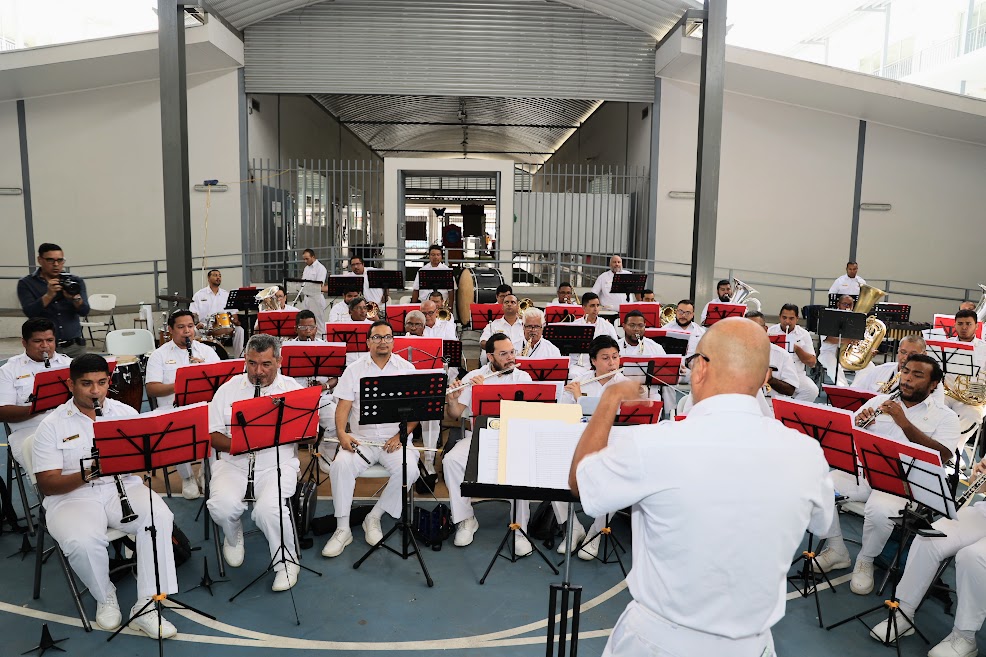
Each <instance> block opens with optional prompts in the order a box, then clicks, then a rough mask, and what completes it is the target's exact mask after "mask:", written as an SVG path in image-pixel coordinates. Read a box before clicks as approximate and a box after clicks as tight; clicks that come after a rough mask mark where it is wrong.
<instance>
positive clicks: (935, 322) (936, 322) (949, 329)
mask: <svg viewBox="0 0 986 657" xmlns="http://www.w3.org/2000/svg"><path fill="white" fill-rule="evenodd" d="M931 328H932V329H942V330H943V331H945V337H947V338H950V339H951V338H954V337H955V316H954V315H935V316H934V318H933V319H932V322H931ZM976 337H977V338H979V339H982V337H983V323H982V322H976Z"/></svg>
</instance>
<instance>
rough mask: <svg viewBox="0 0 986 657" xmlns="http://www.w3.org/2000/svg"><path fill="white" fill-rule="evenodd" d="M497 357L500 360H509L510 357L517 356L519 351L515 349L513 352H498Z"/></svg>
mask: <svg viewBox="0 0 986 657" xmlns="http://www.w3.org/2000/svg"><path fill="white" fill-rule="evenodd" d="M496 355H497V357H499V358H509V357H510V356H516V355H517V350H516V349H514V350H513V351H498V352H496Z"/></svg>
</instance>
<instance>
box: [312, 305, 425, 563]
mask: <svg viewBox="0 0 986 657" xmlns="http://www.w3.org/2000/svg"><path fill="white" fill-rule="evenodd" d="M366 345H367V347H368V348H369V353H366V354H363V355H362V356H361V357H360V358H359V360H357V361H356V362H355V363H354V364H353V365H351V366H349V367H347V368H346V371H345V372H343V373H342V377H341V378H340V379H339V385H337V386H336V389H335V398H336V415H335V423H336V434H337V435H338V436H339V447H340V449H339V451H338V452H337V453H336V456H335V460H333V461H332V467H331V468H329V478H330V480H331V481H332V506H333V507H334V510H335V511H334V513H335V518H336V527H337V529H336V531H335V533H334V534H332V536H331V537H330V538H329V540H328V542H326V544H325V547H324V548H322V556H323V557H337V556H339V555H340V554H342V551H343V550H345V549H346V546H347V545H349V544H350V543H352V542H353V532H352V530H351V529H350V528H349V514H350V512H351V510H352V506H353V493H354V491H355V490H356V479H357V478H358V477H359V476H360V475H361V474H363V473H364V472H365V471H366V469H367V468H369V467H370V466H371V465H373V464H375V463H379V464H380V465H382V466H384V467H385V468H387V472H389V473H390V479H389V480H388V481H387V485H386V486H385V487H384V489H383V492H382V493H381V494H380V499H378V500H377V503H376V504H375V505H373V508H372V509H370V513H369V514H367V516H366V519H365V520H364V521H363V533H364V536H365V538H366V542H367V544H369V545H376V544H377V543H379V542H380V539H382V538H383V531H382V530H381V528H380V521H381V519H382V518H383V514H384V513H388V514H390V516H392V517H393V518H399V517H400V515H401V486H402V485H403V483H402V479H403V473H402V465H403V463H404V460H405V457H404V455H402V454H401V449H404V450H406V451H407V455H406V458H407V484H408V486H411V485H413V484H414V482H415V481H417V479H418V452H417V450H415V449H414V448H413V447H411V446H402V445H401V435H400V424H399V423H397V422H386V423H381V424H360V416H359V409H360V400H359V395H360V385H359V382H360V380H361V379H364V378H366V377H369V376H379V375H381V374H396V373H398V372H410V371H412V370H414V365H412V364H411V363H409V362H408V361H407V360H405V359H403V358H401V357H400V356H398V355H397V354H395V353H394V332H393V330H392V329H391V328H390V324H389V323H388V322H386V321H385V320H380V321H377V322H373V324H371V325H370V332H369V333H368V334H367V336H366ZM347 424H348V427H347ZM417 426H418V422H417V421H412V422H408V424H407V433H408V435H411V433H412V432H413V431H414V429H415V427H417ZM372 443H381V444H382V446H381V445H379V444H372Z"/></svg>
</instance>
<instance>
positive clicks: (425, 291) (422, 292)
mask: <svg viewBox="0 0 986 657" xmlns="http://www.w3.org/2000/svg"><path fill="white" fill-rule="evenodd" d="M421 269H424V270H428V269H451V267H449V266H448V265H446V264H445V263H444V262H440V263H438V266H437V267H432V266H431V263H430V262H429V263H426V264H424V265H422V266H421ZM411 289H412V290H418V298H419V299H422V300H424V299H427V298H428V295H429V294H431V293H432V292H433V291H434V290H428V289H420V285H419V283H418V275H417V274H415V275H414V283H412V284H411ZM438 291H439V292H441V293H442V299H444V300H445V301H448V295H449V292H450V290H438Z"/></svg>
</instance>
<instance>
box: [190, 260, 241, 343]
mask: <svg viewBox="0 0 986 657" xmlns="http://www.w3.org/2000/svg"><path fill="white" fill-rule="evenodd" d="M222 282H223V275H222V272H220V271H219V270H218V269H210V270H209V284H208V285H207V286H206V287H204V288H202V289H201V290H199V291H198V292H196V293H195V294H193V295H192V303H191V304H189V306H188V309H189V310H191V311H192V312H193V313H195V314H196V315H197V316H198V319H199V321H198V324H197V325H196V328H198V329H204V330H206V331H207V334H208V335H209V336H211V337H215V338H222V339H227V338H229V336H232V356H233V358H239V357H240V354H242V353H243V340H244V333H243V327H242V326H240V318H239V316H238V315H237V312H238V311H236V310H226V303H227V302H228V301H229V291H228V290H224V289H223V288H222V287H220V285H221V284H222ZM223 312H228V313H230V316H231V317H230V321H231V323H232V327H230V328H219V327H214V328H212V329H209V328H208V327H207V326H206V323H207V322H208V321H209V319H210V318H212V317H213V316H214V315H216V313H223Z"/></svg>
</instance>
